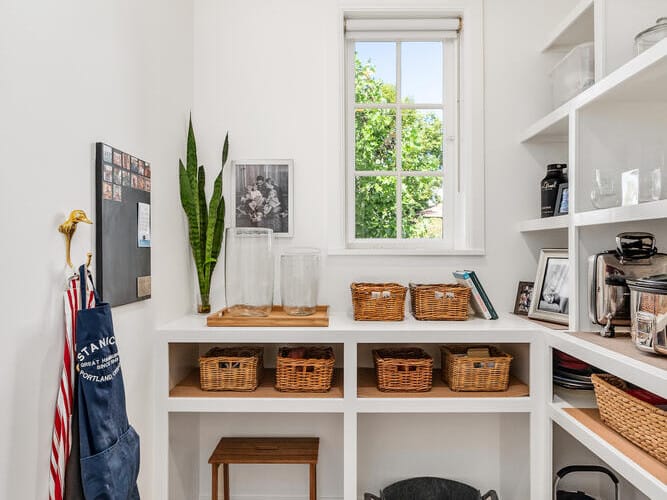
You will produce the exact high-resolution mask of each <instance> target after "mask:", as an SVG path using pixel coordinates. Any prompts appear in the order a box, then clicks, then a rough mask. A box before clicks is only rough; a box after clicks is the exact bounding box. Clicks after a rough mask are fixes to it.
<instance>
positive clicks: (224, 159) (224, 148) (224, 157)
mask: <svg viewBox="0 0 667 500" xmlns="http://www.w3.org/2000/svg"><path fill="white" fill-rule="evenodd" d="M228 154H229V132H227V133H226V134H225V144H224V145H223V146H222V169H223V170H224V169H225V163H227V155H228Z"/></svg>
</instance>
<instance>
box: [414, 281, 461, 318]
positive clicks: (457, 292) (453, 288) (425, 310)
mask: <svg viewBox="0 0 667 500" xmlns="http://www.w3.org/2000/svg"><path fill="white" fill-rule="evenodd" d="M469 301H470V288H468V287H467V286H463V285H459V284H457V283H454V284H432V285H418V284H414V283H410V304H411V305H412V314H413V315H414V317H415V318H416V319H418V320H440V321H465V320H467V319H468V303H469Z"/></svg>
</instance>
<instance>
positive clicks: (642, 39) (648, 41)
mask: <svg viewBox="0 0 667 500" xmlns="http://www.w3.org/2000/svg"><path fill="white" fill-rule="evenodd" d="M663 38H667V17H660V18H658V20H657V21H656V23H655V26H651V27H650V28H647V29H645V30H644V31H642V32H641V33H639V34H638V35H637V36H636V37H635V54H636V55H639V54H641V53H642V52H644V51H645V50H647V49H649V48H651V47H653V46H654V45H655V44H656V43H658V42H659V41H660V40H662V39H663Z"/></svg>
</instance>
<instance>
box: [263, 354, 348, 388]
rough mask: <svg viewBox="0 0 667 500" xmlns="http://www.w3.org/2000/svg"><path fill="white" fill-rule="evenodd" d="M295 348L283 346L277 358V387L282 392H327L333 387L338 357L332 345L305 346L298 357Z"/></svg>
mask: <svg viewBox="0 0 667 500" xmlns="http://www.w3.org/2000/svg"><path fill="white" fill-rule="evenodd" d="M292 349H294V348H290V347H281V348H280V349H278V357H277V359H276V389H277V390H279V391H282V392H327V391H329V389H331V384H332V381H333V374H334V364H335V362H336V358H335V356H334V352H333V348H332V347H322V346H311V347H306V348H304V351H303V355H302V356H301V357H298V358H291V357H289V354H290V351H291V350H292Z"/></svg>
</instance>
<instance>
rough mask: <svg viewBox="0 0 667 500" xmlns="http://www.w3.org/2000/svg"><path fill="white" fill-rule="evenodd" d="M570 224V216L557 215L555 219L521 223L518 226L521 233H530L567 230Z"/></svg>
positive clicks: (549, 218) (532, 220)
mask: <svg viewBox="0 0 667 500" xmlns="http://www.w3.org/2000/svg"><path fill="white" fill-rule="evenodd" d="M569 224H570V216H569V215H557V216H555V217H545V218H540V219H531V220H525V221H521V222H519V224H518V229H519V232H520V233H529V232H531V231H552V230H555V229H567V228H568V226H569Z"/></svg>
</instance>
